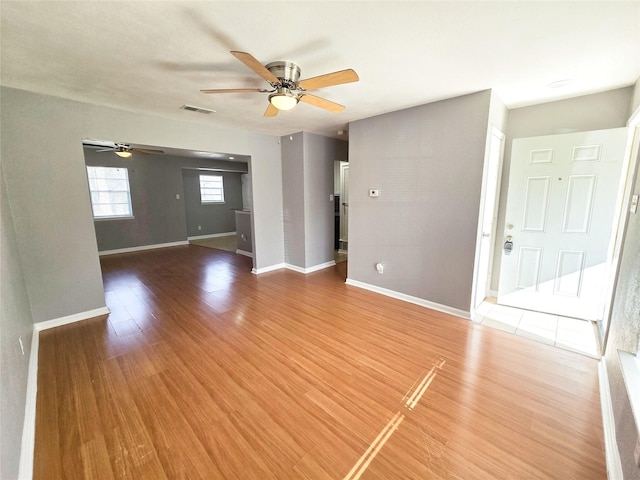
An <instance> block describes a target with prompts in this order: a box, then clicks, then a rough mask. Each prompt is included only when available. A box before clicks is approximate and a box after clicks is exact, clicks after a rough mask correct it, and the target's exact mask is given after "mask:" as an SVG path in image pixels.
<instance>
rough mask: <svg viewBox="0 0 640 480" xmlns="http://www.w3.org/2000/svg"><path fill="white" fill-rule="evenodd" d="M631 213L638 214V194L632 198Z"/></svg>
mask: <svg viewBox="0 0 640 480" xmlns="http://www.w3.org/2000/svg"><path fill="white" fill-rule="evenodd" d="M629 211H630V212H631V213H636V212H637V211H638V194H637V193H636V194H635V195H633V196H632V197H631V206H630V207H629Z"/></svg>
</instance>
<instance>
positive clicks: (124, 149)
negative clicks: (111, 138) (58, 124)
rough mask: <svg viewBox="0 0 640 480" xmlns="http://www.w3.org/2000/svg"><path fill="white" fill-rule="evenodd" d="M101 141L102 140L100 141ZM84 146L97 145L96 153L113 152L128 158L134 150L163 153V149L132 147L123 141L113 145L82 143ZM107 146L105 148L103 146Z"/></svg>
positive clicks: (136, 151)
mask: <svg viewBox="0 0 640 480" xmlns="http://www.w3.org/2000/svg"><path fill="white" fill-rule="evenodd" d="M101 143H102V142H101ZM84 144H85V145H86V146H93V147H99V148H101V149H100V150H96V153H100V152H113V153H115V154H116V155H118V156H119V157H122V158H129V157H130V156H131V155H132V154H133V153H134V152H135V153H151V154H163V153H164V150H155V149H153V148H138V147H132V146H130V145H127V144H124V143H114V144H113V146H111V145H109V146H107V145H104V144H100V143H93V144H91V143H88V142H87V143H84ZM104 147H107V148H104Z"/></svg>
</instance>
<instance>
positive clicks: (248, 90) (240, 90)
mask: <svg viewBox="0 0 640 480" xmlns="http://www.w3.org/2000/svg"><path fill="white" fill-rule="evenodd" d="M200 91H201V92H202V93H253V92H258V93H266V92H268V91H269V90H265V89H264V88H208V89H205V90H200Z"/></svg>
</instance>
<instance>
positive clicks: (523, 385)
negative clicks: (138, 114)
mask: <svg viewBox="0 0 640 480" xmlns="http://www.w3.org/2000/svg"><path fill="white" fill-rule="evenodd" d="M101 262H102V268H103V275H104V285H105V292H106V299H107V305H108V306H109V308H110V309H111V314H110V315H109V316H104V317H99V318H95V319H91V320H86V321H83V322H80V323H76V324H72V325H67V326H64V327H59V328H55V329H51V330H46V331H43V332H41V334H40V357H39V379H38V401H37V420H36V421H37V425H36V446H35V463H34V478H35V479H63V478H69V479H112V478H113V479H116V478H127V479H154V480H158V479H165V478H166V479H183V478H184V479H199V478H202V479H217V478H225V479H297V478H302V479H348V480H357V479H359V478H360V479H396V478H398V479H400V478H401V479H414V478H415V479H418V478H420V479H442V480H445V479H446V480H452V479H464V480H469V479H492V478H496V479H563V480H566V479H580V480H586V479H604V478H606V468H605V460H604V450H603V440H602V438H603V433H602V422H601V416H600V403H599V396H598V382H597V364H596V361H595V360H594V359H591V358H587V357H584V356H581V355H579V354H575V353H572V352H567V351H563V350H559V349H556V348H554V347H551V346H547V345H542V344H539V343H536V342H533V341H530V340H528V339H524V338H518V337H515V336H513V335H509V334H507V333H505V332H501V331H498V330H494V329H491V328H488V327H484V326H482V325H474V324H472V323H471V322H468V321H465V320H462V319H459V318H456V317H451V316H448V315H445V314H442V313H438V312H435V311H431V310H428V309H425V308H422V307H418V306H415V305H412V304H409V303H404V302H401V301H398V300H394V299H390V298H387V297H384V296H380V295H377V294H374V293H371V292H368V291H365V290H362V289H358V288H356V287H351V286H348V285H345V283H344V278H345V268H346V264H344V263H343V264H338V265H337V267H336V268H330V269H326V270H323V271H320V272H316V273H313V274H310V275H306V276H305V275H303V274H299V273H295V272H291V271H286V270H281V271H275V272H271V273H267V274H263V275H260V276H255V275H252V274H251V273H250V268H251V259H249V258H246V257H243V256H240V255H235V254H233V253H230V252H222V251H217V250H213V249H209V248H202V247H198V246H194V245H189V246H183V247H174V248H166V249H161V250H155V251H153V250H150V251H143V252H138V253H129V254H121V255H112V256H107V257H103V258H102V259H101Z"/></svg>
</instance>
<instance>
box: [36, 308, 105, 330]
mask: <svg viewBox="0 0 640 480" xmlns="http://www.w3.org/2000/svg"><path fill="white" fill-rule="evenodd" d="M109 313H111V310H109V308H108V307H106V306H105V307H100V308H95V309H93V310H87V311H86V312H80V313H74V314H73V315H67V316H66V317H60V318H54V319H53V320H45V321H44V322H38V323H35V324H34V325H33V326H34V328H35V329H36V330H37V331H38V332H40V331H42V330H47V329H49V328H55V327H60V326H62V325H67V324H69V323H75V322H80V321H82V320H86V319H88V318H93V317H99V316H100V315H108V314H109Z"/></svg>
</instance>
